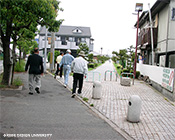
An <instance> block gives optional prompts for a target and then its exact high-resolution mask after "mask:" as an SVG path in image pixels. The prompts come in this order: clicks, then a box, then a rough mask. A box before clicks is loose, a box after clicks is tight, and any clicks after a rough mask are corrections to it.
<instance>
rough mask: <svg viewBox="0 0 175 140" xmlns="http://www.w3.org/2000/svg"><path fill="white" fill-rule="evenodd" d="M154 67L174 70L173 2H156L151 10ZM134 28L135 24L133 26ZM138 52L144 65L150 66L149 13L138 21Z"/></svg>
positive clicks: (174, 21) (174, 9) (169, 0)
mask: <svg viewBox="0 0 175 140" xmlns="http://www.w3.org/2000/svg"><path fill="white" fill-rule="evenodd" d="M151 15H152V21H153V42H154V50H153V52H154V54H153V55H154V58H155V59H154V65H157V66H162V67H169V68H175V0H157V1H156V3H155V4H154V5H153V7H152V8H151ZM135 26H136V24H135ZM139 28H140V32H139V37H138V52H139V54H140V55H141V56H142V57H143V63H144V64H149V65H151V64H152V61H151V59H152V47H151V29H150V21H149V12H148V11H144V12H143V13H142V15H141V16H140V19H139Z"/></svg>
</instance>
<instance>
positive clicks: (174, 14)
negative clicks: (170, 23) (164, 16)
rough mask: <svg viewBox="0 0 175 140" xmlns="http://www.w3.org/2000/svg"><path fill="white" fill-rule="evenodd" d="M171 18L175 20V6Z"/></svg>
mask: <svg viewBox="0 0 175 140" xmlns="http://www.w3.org/2000/svg"><path fill="white" fill-rule="evenodd" d="M171 19H172V20H174V21H175V8H172V17H171Z"/></svg>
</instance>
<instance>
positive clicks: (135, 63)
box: [134, 3, 143, 78]
mask: <svg viewBox="0 0 175 140" xmlns="http://www.w3.org/2000/svg"><path fill="white" fill-rule="evenodd" d="M142 10H143V4H142V3H136V9H135V11H137V32H136V49H135V60H134V78H136V67H137V46H138V29H139V12H141V11H142Z"/></svg>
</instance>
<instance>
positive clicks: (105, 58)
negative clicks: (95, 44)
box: [97, 55, 110, 63]
mask: <svg viewBox="0 0 175 140" xmlns="http://www.w3.org/2000/svg"><path fill="white" fill-rule="evenodd" d="M109 59H110V58H109V57H107V56H104V55H102V56H101V55H98V56H97V61H98V63H104V62H105V61H106V60H109Z"/></svg>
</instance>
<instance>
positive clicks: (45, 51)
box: [44, 28, 47, 72]
mask: <svg viewBox="0 0 175 140" xmlns="http://www.w3.org/2000/svg"><path fill="white" fill-rule="evenodd" d="M46 57H47V28H46V32H45V47H44V72H46Z"/></svg>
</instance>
